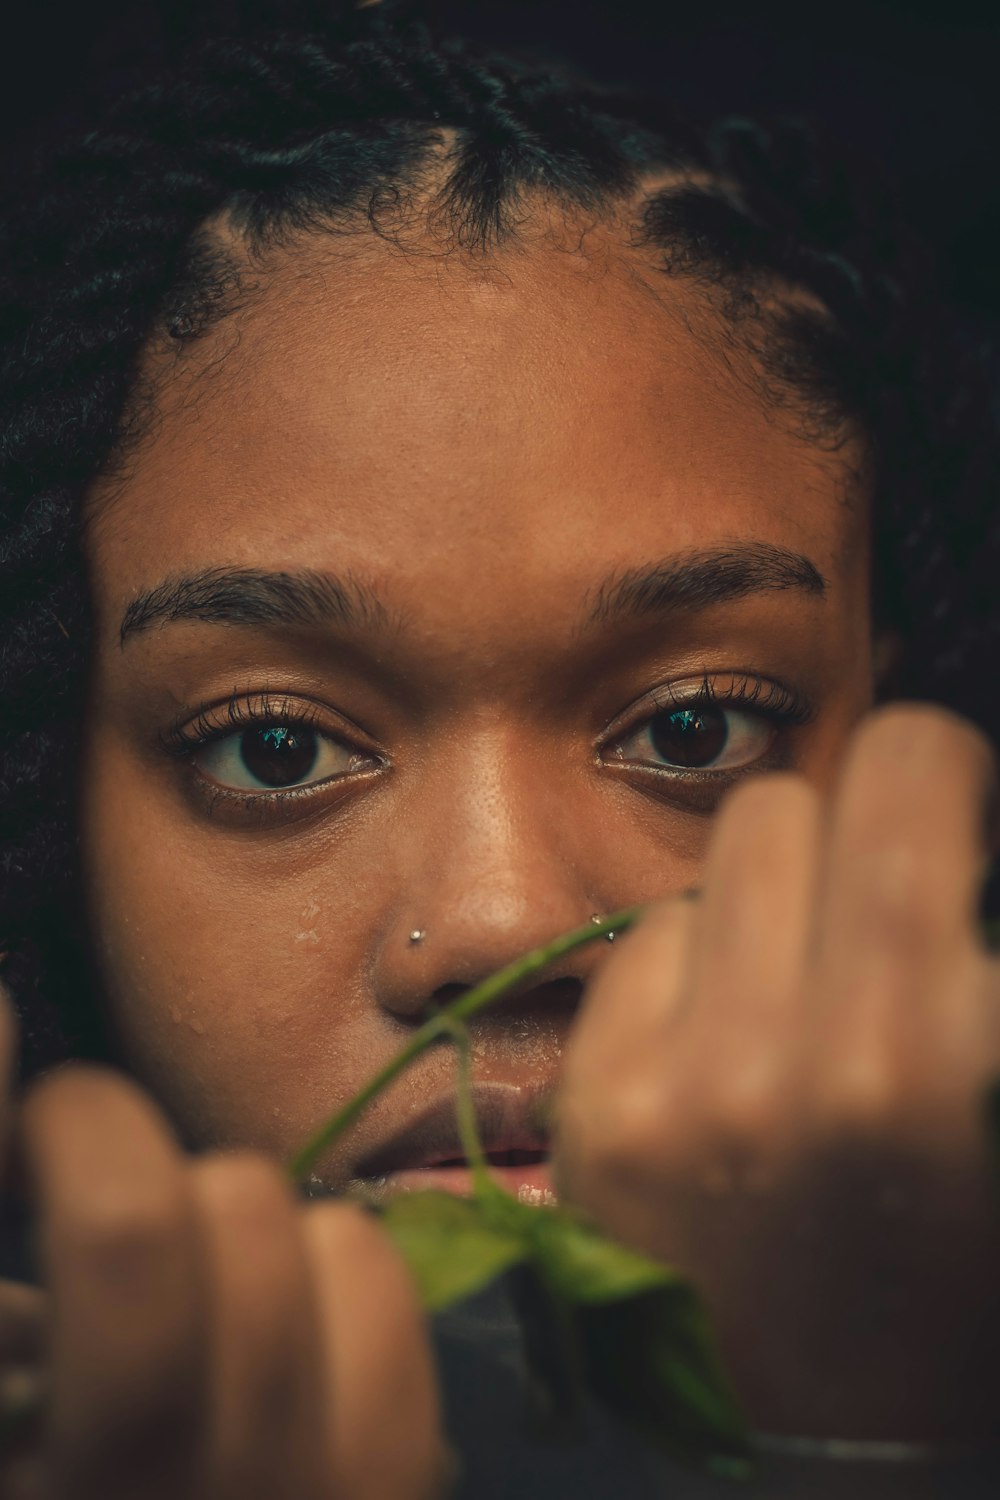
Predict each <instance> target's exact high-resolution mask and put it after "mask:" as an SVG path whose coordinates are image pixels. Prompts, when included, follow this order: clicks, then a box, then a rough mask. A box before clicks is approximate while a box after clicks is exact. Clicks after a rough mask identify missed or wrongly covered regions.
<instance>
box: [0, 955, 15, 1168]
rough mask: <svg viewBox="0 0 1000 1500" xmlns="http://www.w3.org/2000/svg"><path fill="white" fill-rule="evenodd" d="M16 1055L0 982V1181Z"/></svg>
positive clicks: (11, 1017) (9, 1013) (12, 1022)
mask: <svg viewBox="0 0 1000 1500" xmlns="http://www.w3.org/2000/svg"><path fill="white" fill-rule="evenodd" d="M16 1056H17V1022H16V1020H15V1017H14V1008H13V1006H12V1005H11V1003H10V998H9V996H8V994H7V990H6V987H5V986H4V985H3V984H0V1181H2V1179H3V1176H4V1171H3V1167H4V1164H5V1154H6V1149H7V1132H8V1129H9V1118H10V1089H11V1082H12V1080H13V1077H14V1063H15V1059H16Z"/></svg>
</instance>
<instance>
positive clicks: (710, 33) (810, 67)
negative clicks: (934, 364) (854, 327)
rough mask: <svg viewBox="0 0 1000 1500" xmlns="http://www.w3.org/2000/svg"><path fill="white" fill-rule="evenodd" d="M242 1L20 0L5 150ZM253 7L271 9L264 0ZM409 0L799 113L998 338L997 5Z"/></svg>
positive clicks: (1, 129) (8, 33)
mask: <svg viewBox="0 0 1000 1500" xmlns="http://www.w3.org/2000/svg"><path fill="white" fill-rule="evenodd" d="M241 3H242V9H244V10H247V9H251V10H252V9H254V7H255V0H154V3H145V4H142V3H139V0H94V3H92V4H90V5H89V6H88V5H86V4H81V3H79V0H77V3H74V4H70V3H68V0H35V4H34V6H33V8H32V9H30V10H25V11H23V12H21V13H19V14H16V15H15V16H13V17H11V18H10V20H9V21H8V22H7V24H6V27H5V31H4V45H3V50H2V52H0V143H2V146H3V149H4V151H5V153H6V156H5V158H4V159H6V160H10V159H16V158H17V156H18V155H19V154H20V153H22V152H23V151H24V149H25V148H26V146H27V144H28V143H29V142H30V140H31V139H32V138H33V137H34V136H35V135H36V134H37V133H38V131H39V130H44V129H46V128H47V127H48V126H49V125H50V124H51V122H52V121H53V120H55V119H58V118H60V117H61V116H64V115H65V114H67V113H70V114H77V113H78V112H79V111H80V110H81V109H84V110H85V109H86V108H87V107H89V104H90V101H91V100H92V98H93V97H94V96H95V95H96V94H98V93H99V92H100V91H101V90H102V89H105V90H106V89H107V88H108V87H109V80H110V87H111V88H114V87H115V86H117V81H118V79H119V78H121V79H122V80H124V78H125V77H126V75H127V71H128V69H129V67H130V66H131V65H132V64H133V63H134V62H135V61H136V60H139V61H141V60H142V58H143V57H144V56H147V55H149V54H165V55H169V54H171V53H173V52H176V50H177V49H178V48H179V47H181V46H182V45H183V44H184V42H185V40H186V38H188V37H189V36H190V35H191V34H192V33H193V32H195V31H196V30H197V28H198V26H199V25H200V24H203V22H204V18H205V15H206V14H207V13H209V12H210V11H212V10H215V11H217V12H220V13H222V14H227V13H229V12H231V11H232V10H233V9H234V8H235V7H236V6H238V5H240V4H241ZM289 3H293V0H289ZM260 4H267V5H269V6H270V8H271V9H272V10H273V9H275V8H278V7H280V0H258V4H257V8H259V5H260ZM418 8H419V10H420V12H421V13H422V14H425V15H427V16H428V17H430V18H432V19H438V20H441V21H443V22H444V23H446V24H448V25H449V26H450V27H451V28H453V29H456V30H460V31H463V32H465V33H466V34H468V35H471V36H473V37H474V38H476V39H485V40H489V41H493V42H496V43H498V44H500V45H507V46H515V47H520V48H523V47H526V46H531V47H534V48H535V49H536V50H542V51H543V53H547V54H549V55H553V56H560V55H561V56H564V57H566V58H567V59H568V60H570V61H572V62H575V63H577V64H578V65H581V66H583V67H585V68H586V69H587V70H588V71H590V72H591V73H592V74H595V75H596V76H597V77H598V78H599V79H601V80H602V81H609V82H625V83H636V84H639V85H641V86H644V87H646V88H660V89H663V90H666V91H667V92H668V93H669V94H670V95H672V96H673V97H674V98H676V100H677V101H678V102H679V103H680V104H681V105H682V106H683V107H685V108H687V109H691V108H694V109H696V110H698V111H700V112H705V111H707V112H709V113H713V114H714V113H720V114H721V113H727V114H729V113H740V112H746V113H760V112H761V111H767V112H773V113H774V112H776V113H782V114H792V115H807V116H809V117H811V118H812V119H814V120H816V121H818V122H819V124H820V125H821V126H822V127H825V129H826V130H827V131H828V132H829V133H832V134H833V136H834V137H835V138H836V139H837V140H839V141H840V142H841V143H842V144H843V145H844V147H845V148H846V149H847V150H848V151H849V152H851V153H853V154H855V155H860V156H862V157H864V158H867V159H870V160H872V161H874V163H875V164H876V167H880V168H881V169H882V170H883V171H884V172H885V173H886V174H887V177H888V179H889V180H890V181H891V182H892V183H894V184H895V185H896V187H897V189H898V191H899V193H900V195H901V198H902V202H903V205H904V208H905V211H906V213H907V216H908V217H909V218H910V219H911V220H912V222H913V223H914V224H915V225H916V227H917V228H918V230H919V232H920V233H921V235H922V237H923V238H924V239H925V240H926V241H927V242H928V243H929V244H930V245H931V246H932V248H933V251H934V253H935V256H936V260H937V265H938V274H939V279H940V282H941V284H942V285H943V287H944V288H945V289H946V291H947V292H948V293H949V294H950V296H951V297H952V299H953V300H954V301H955V303H956V304H957V305H958V307H959V309H960V311H961V312H962V314H963V315H964V317H965V318H966V319H967V320H968V321H969V322H970V323H971V324H972V325H973V327H977V328H982V329H983V330H984V331H986V332H988V333H990V334H1000V275H998V252H1000V171H998V161H997V157H998V153H997V142H998V139H1000V5H998V4H996V3H994V4H993V5H992V6H986V5H974V4H972V3H970V0H952V3H951V4H948V5H946V6H944V5H930V4H926V3H924V4H909V5H904V4H900V3H899V0H868V3H867V4H864V5H862V4H859V3H856V0H848V3H846V4H843V5H839V6H836V7H830V6H826V5H823V6H820V7H818V8H812V7H809V6H808V5H807V4H805V3H802V4H799V5H792V4H788V3H777V0H760V3H758V4H751V3H749V0H743V3H738V0H725V3H718V4H709V5H703V6H698V5H697V4H696V0H689V3H687V4H676V3H672V0H664V3H661V4H657V5H651V4H649V3H645V4H644V3H638V0H576V3H572V4H571V3H568V0H502V3H501V0H464V3H463V0H425V3H424V4H423V5H422V6H419V7H418Z"/></svg>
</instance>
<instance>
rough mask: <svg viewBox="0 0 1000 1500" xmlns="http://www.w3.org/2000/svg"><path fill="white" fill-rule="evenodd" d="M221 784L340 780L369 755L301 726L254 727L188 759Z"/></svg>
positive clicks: (250, 786)
mask: <svg viewBox="0 0 1000 1500" xmlns="http://www.w3.org/2000/svg"><path fill="white" fill-rule="evenodd" d="M192 759H193V761H194V763H195V764H196V765H197V766H198V768H199V770H201V771H203V772H205V774H206V775H208V776H210V777H211V778H212V780H213V781H217V782H218V783H219V784H220V785H221V786H225V787H229V788H230V789H232V790H234V791H241V792H255V791H259V792H266V791H275V790H280V791H287V790H289V789H290V788H292V787H302V786H312V785H313V784H314V783H316V782H319V781H327V780H329V779H330V778H331V777H333V776H343V775H345V774H346V773H348V772H350V771H355V770H357V769H358V768H359V767H360V766H361V765H366V764H368V760H369V757H367V756H364V755H361V754H359V752H358V751H357V750H352V749H351V748H350V747H349V746H347V745H342V744H340V743H339V742H338V741H337V740H334V739H331V738H330V737H329V736H327V735H324V734H320V733H319V731H318V730H316V729H312V728H310V727H309V726H308V725H304V724H294V723H286V724H277V723H274V724H255V725H253V726H252V727H250V728H247V729H243V730H239V731H238V732H237V733H235V734H227V735H224V736H221V737H219V738H217V739H215V740H214V741H212V742H211V743H209V744H207V745H203V746H202V748H201V749H200V750H198V751H197V752H196V754H195V755H194V756H193V757H192Z"/></svg>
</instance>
